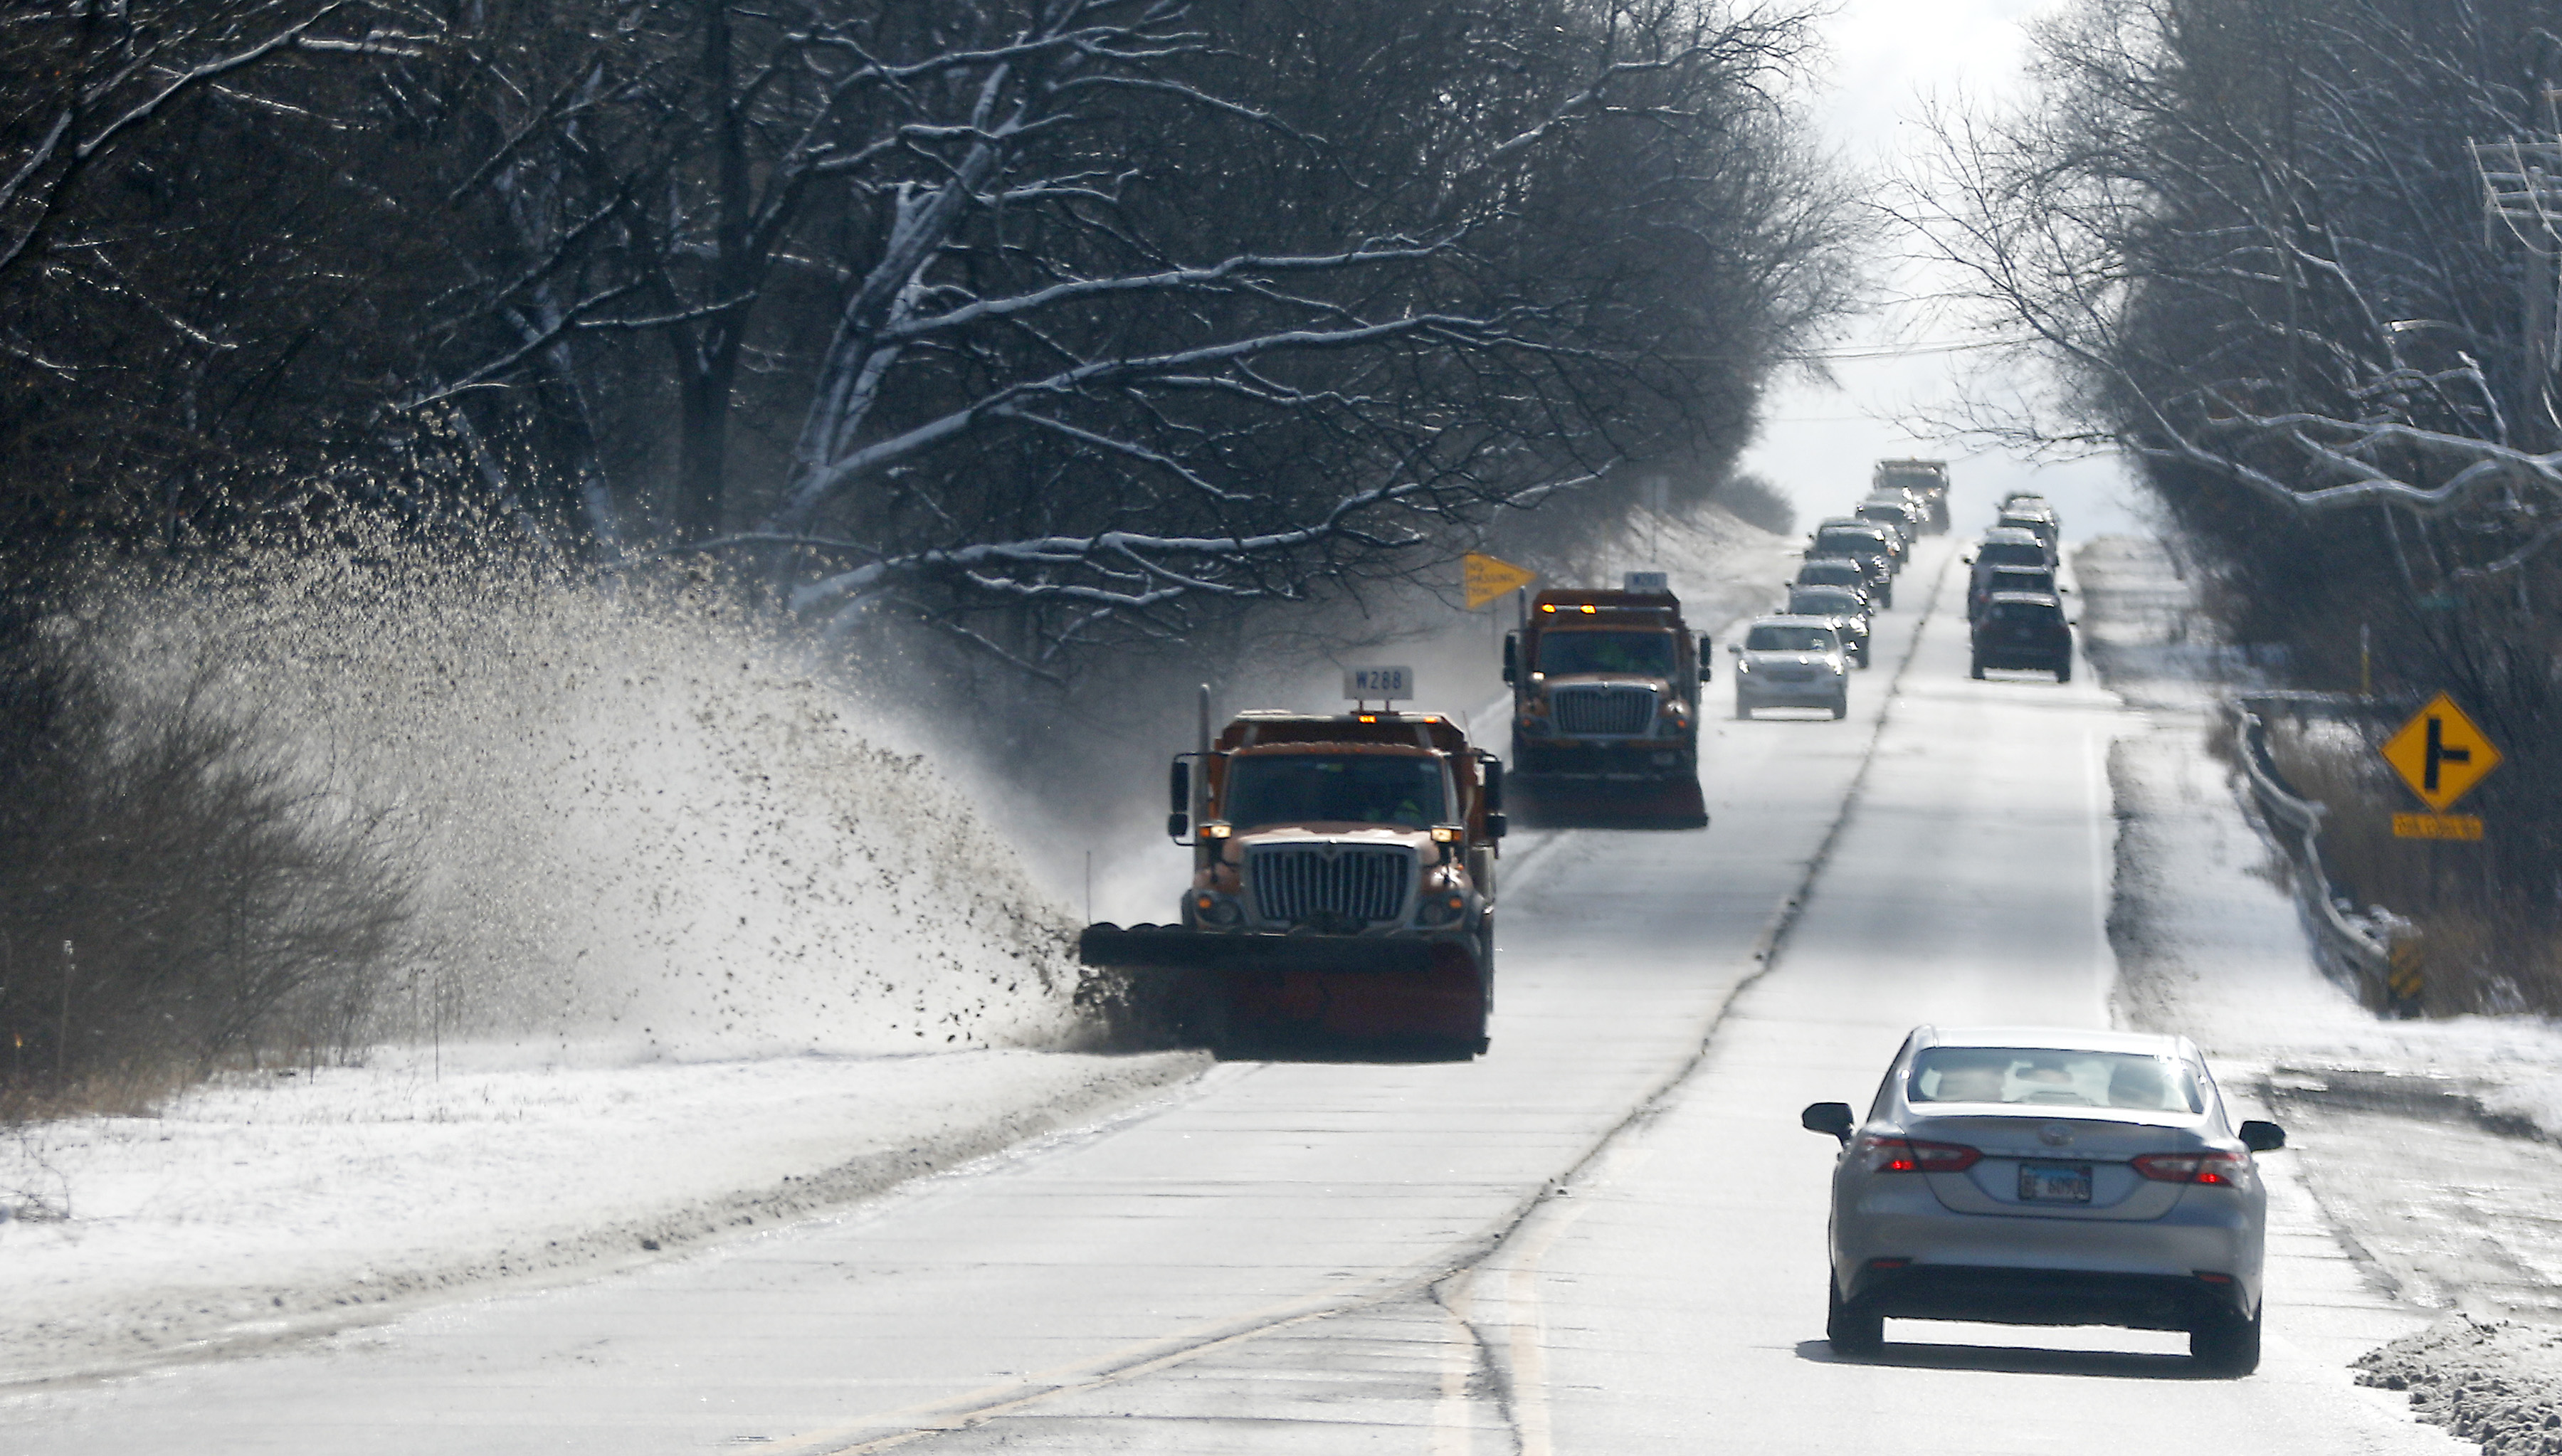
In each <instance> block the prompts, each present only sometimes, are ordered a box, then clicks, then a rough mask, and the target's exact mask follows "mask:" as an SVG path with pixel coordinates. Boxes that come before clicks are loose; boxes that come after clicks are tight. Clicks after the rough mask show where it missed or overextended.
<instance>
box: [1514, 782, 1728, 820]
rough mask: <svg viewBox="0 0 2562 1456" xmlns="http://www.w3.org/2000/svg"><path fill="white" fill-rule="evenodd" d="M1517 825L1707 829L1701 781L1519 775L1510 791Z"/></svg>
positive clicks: (1704, 798)
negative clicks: (1700, 786) (1700, 787)
mask: <svg viewBox="0 0 2562 1456" xmlns="http://www.w3.org/2000/svg"><path fill="white" fill-rule="evenodd" d="M1508 792H1509V794H1510V795H1511V799H1512V817H1513V819H1514V821H1515V822H1517V823H1522V824H1526V825H1529V826H1531V827H1534V828H1543V829H1704V828H1707V827H1708V800H1707V798H1706V797H1705V796H1704V795H1702V794H1701V793H1700V789H1699V781H1698V780H1697V779H1636V778H1625V779H1622V778H1604V777H1602V776H1600V775H1597V774H1593V775H1585V774H1520V773H1517V774H1515V775H1513V776H1512V787H1511V789H1510V790H1509V791H1508Z"/></svg>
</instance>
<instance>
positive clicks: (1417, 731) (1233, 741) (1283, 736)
mask: <svg viewBox="0 0 2562 1456" xmlns="http://www.w3.org/2000/svg"><path fill="white" fill-rule="evenodd" d="M1284 743H1292V744H1297V743H1307V744H1317V743H1334V744H1376V745H1380V746H1385V747H1396V748H1410V749H1422V750H1427V751H1431V752H1437V753H1454V754H1455V753H1465V752H1467V751H1468V735H1467V734H1465V733H1463V732H1461V731H1460V729H1459V725H1458V724H1456V723H1453V722H1451V721H1450V720H1449V719H1448V718H1447V717H1445V716H1443V715H1442V714H1439V713H1292V712H1286V711H1283V710H1281V709H1278V708H1249V709H1247V710H1246V711H1244V712H1242V713H1239V714H1237V715H1236V717H1235V718H1234V719H1233V720H1231V721H1230V722H1229V723H1228V725H1227V729H1226V731H1225V732H1223V733H1221V734H1219V736H1218V750H1219V751H1220V752H1222V753H1233V752H1235V751H1236V750H1238V749H1243V748H1260V747H1265V746H1268V745H1272V744H1284Z"/></svg>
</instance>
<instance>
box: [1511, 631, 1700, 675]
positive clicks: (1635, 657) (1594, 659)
mask: <svg viewBox="0 0 2562 1456" xmlns="http://www.w3.org/2000/svg"><path fill="white" fill-rule="evenodd" d="M1539 670H1540V671H1542V672H1545V673H1547V674H1549V675H1550V676H1552V677H1558V676H1563V675H1564V674H1566V673H1569V672H1635V673H1641V674H1643V675H1645V676H1647V677H1670V676H1672V675H1673V639H1672V635H1671V634H1670V633H1661V632H1556V633H1543V634H1541V635H1540V638H1539Z"/></svg>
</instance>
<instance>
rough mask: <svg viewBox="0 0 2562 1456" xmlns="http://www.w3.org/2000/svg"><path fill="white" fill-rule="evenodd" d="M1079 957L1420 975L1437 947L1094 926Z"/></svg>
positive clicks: (1132, 963)
mask: <svg viewBox="0 0 2562 1456" xmlns="http://www.w3.org/2000/svg"><path fill="white" fill-rule="evenodd" d="M1076 958H1077V959H1078V960H1079V961H1082V962H1084V963H1085V964H1086V965H1088V966H1108V967H1112V968H1115V969H1117V970H1123V971H1232V972H1241V973H1272V972H1290V971H1343V972H1356V973H1369V974H1375V975H1420V974H1422V973H1423V972H1424V971H1426V970H1428V969H1429V968H1430V967H1431V964H1432V947H1431V946H1430V945H1429V944H1428V943H1426V942H1424V941H1419V940H1373V939H1368V938H1365V937H1360V936H1348V935H1219V934H1207V933H1204V932H1201V931H1196V930H1186V929H1184V928H1183V927H1182V926H1180V925H1133V926H1129V927H1127V928H1124V927H1122V926H1118V925H1113V924H1110V923H1109V922H1106V923H1104V924H1100V925H1089V926H1087V927H1086V928H1085V933H1084V934H1082V935H1080V936H1078V937H1077V939H1076Z"/></svg>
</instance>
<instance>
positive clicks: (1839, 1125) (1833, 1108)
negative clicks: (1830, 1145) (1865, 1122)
mask: <svg viewBox="0 0 2562 1456" xmlns="http://www.w3.org/2000/svg"><path fill="white" fill-rule="evenodd" d="M1797 1125H1798V1126H1800V1127H1802V1128H1804V1129H1805V1130H1806V1131H1807V1132H1810V1133H1829V1134H1831V1135H1832V1136H1833V1137H1835V1138H1838V1139H1840V1140H1841V1141H1842V1142H1843V1143H1848V1142H1849V1141H1850V1134H1851V1129H1853V1128H1855V1127H1857V1126H1859V1123H1858V1121H1857V1120H1856V1119H1854V1118H1853V1117H1852V1116H1851V1112H1850V1104H1849V1103H1847V1102H1816V1103H1810V1104H1808V1105H1807V1108H1806V1110H1805V1111H1803V1112H1801V1113H1798V1114H1797Z"/></svg>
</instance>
